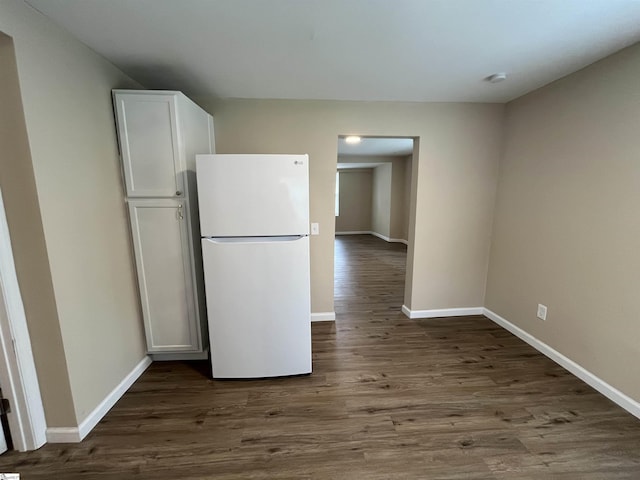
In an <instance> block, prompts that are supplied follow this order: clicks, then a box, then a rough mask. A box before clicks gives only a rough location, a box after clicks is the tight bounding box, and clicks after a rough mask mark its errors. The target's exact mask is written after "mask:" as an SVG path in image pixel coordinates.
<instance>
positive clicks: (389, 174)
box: [338, 155, 411, 240]
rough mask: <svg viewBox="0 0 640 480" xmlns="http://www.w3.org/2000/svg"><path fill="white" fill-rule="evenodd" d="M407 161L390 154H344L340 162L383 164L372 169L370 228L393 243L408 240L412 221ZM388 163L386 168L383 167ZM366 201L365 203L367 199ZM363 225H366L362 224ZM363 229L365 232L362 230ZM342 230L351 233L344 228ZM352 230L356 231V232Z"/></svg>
mask: <svg viewBox="0 0 640 480" xmlns="http://www.w3.org/2000/svg"><path fill="white" fill-rule="evenodd" d="M407 158H409V157H397V156H389V155H378V156H366V155H341V156H339V157H338V162H339V163H363V164H379V166H378V167H372V170H371V171H372V172H373V176H372V182H373V183H372V189H371V192H370V193H371V199H370V200H369V201H370V203H371V204H372V205H371V219H370V220H369V228H368V229H366V230H367V231H372V232H375V233H377V234H380V235H383V236H384V237H386V238H391V239H393V240H398V239H402V240H407V234H408V222H409V196H410V193H411V188H410V187H411V184H410V181H411V179H410V175H411V172H410V171H409V178H408V179H409V184H405V180H407V178H406V168H407V167H406V165H407ZM380 164H384V165H380ZM363 201H364V200H363ZM361 223H364V221H362V222H361ZM361 230H362V229H361ZM338 231H347V230H346V229H341V230H338ZM352 231H355V229H353V230H352Z"/></svg>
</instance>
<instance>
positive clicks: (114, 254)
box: [0, 0, 145, 426]
mask: <svg viewBox="0 0 640 480" xmlns="http://www.w3.org/2000/svg"><path fill="white" fill-rule="evenodd" d="M0 31H2V32H4V33H6V34H7V35H10V36H11V37H13V41H14V45H15V53H16V61H17V67H18V74H19V79H20V88H21V91H22V104H23V108H24V119H25V123H26V128H27V134H28V142H29V148H30V151H31V159H32V166H31V167H29V166H28V165H21V166H20V167H19V168H20V169H21V170H22V174H23V179H24V181H25V182H26V183H25V187H26V188H27V189H28V190H29V191H28V192H25V193H24V195H25V196H27V197H29V198H28V199H27V201H28V202H31V204H30V205H29V210H30V213H29V215H30V216H31V218H30V220H29V221H30V223H31V226H32V227H33V229H34V232H35V233H36V236H37V235H38V234H39V232H41V231H42V232H44V243H45V245H42V244H41V243H42V237H40V239H39V240H38V239H37V238H36V239H34V240H33V242H34V244H36V247H37V250H36V253H37V255H38V258H37V259H36V258H34V259H33V262H34V263H37V265H36V266H35V267H33V268H34V271H33V272H26V270H27V269H29V268H31V266H30V265H27V266H25V265H24V264H23V266H22V267H20V266H19V267H18V268H19V271H18V275H19V280H20V284H21V287H22V290H23V297H24V299H25V304H26V305H25V308H26V310H27V313H28V314H29V312H31V314H29V318H28V322H29V328H30V332H31V335H32V336H33V337H34V339H35V340H36V342H35V344H34V349H36V350H37V351H36V352H35V354H34V355H35V356H36V359H37V367H39V370H38V375H39V378H40V381H41V384H42V386H43V387H44V388H43V395H44V400H45V402H46V405H45V408H46V414H47V423H48V424H49V425H50V426H73V425H77V424H78V423H79V422H80V421H82V420H83V419H84V418H85V417H86V416H87V414H88V413H90V412H91V411H92V410H93V409H94V408H95V407H96V406H97V405H98V404H99V403H100V402H101V401H102V400H103V399H104V398H105V396H106V395H107V394H108V393H109V392H110V391H111V390H112V389H113V388H114V387H115V386H116V385H118V383H120V381H121V380H122V379H123V378H124V376H125V375H127V374H128V373H129V372H130V371H131V370H132V368H133V367H134V366H135V365H136V364H137V363H138V362H140V360H141V359H142V358H143V357H144V355H145V350H144V343H143V333H142V322H141V317H140V312H139V301H138V300H137V296H136V287H135V283H134V275H135V274H134V270H133V261H132V256H131V249H130V245H129V240H128V227H127V220H126V212H125V206H124V203H123V196H122V187H121V181H120V170H119V165H118V153H117V150H116V138H115V130H114V122H113V113H112V108H111V100H110V94H111V93H110V92H111V89H112V88H116V87H135V86H137V85H136V84H135V83H134V82H132V81H131V80H130V79H129V78H128V77H126V76H125V75H123V74H122V73H121V72H120V71H119V70H117V69H116V68H115V67H113V66H112V65H111V64H109V63H107V62H106V61H105V60H104V59H103V58H102V57H100V56H98V55H97V54H95V53H94V52H92V51H91V50H89V49H88V48H87V47H85V46H84V45H83V44H81V43H80V42H78V41H77V40H75V39H73V38H72V37H70V36H69V35H68V34H67V33H66V32H64V31H63V30H61V29H59V28H57V27H56V26H54V25H53V24H52V23H51V22H50V21H48V20H47V19H46V18H45V17H43V16H42V15H40V14H38V13H37V12H36V11H34V10H33V9H31V8H29V7H27V6H26V5H25V4H24V3H23V2H20V1H17V0H5V1H3V2H2V3H0ZM24 150H25V149H24V146H23V147H22V155H21V158H20V162H26V161H27V158H28V157H27V156H26V152H24ZM16 168H18V167H16ZM30 169H32V171H33V176H34V179H35V188H36V189H37V198H38V205H37V206H36V205H35V204H34V203H33V202H34V198H33V195H34V192H33V186H32V185H31V184H30V183H29V182H30V181H32V180H29V174H30V172H29V170H30ZM38 208H39V210H40V217H41V219H42V225H39V224H38V221H37V213H38V212H37V210H38ZM8 213H9V212H8ZM12 223H13V226H14V229H16V227H15V225H16V221H15V217H14V220H13V222H12ZM10 226H11V224H10ZM11 234H12V236H13V235H14V234H15V235H18V234H19V233H18V231H12V232H11ZM13 238H15V237H13ZM38 242H40V244H38ZM16 251H18V252H19V251H20V248H19V247H18V248H16ZM46 255H48V261H49V265H48V267H47V266H45V265H43V264H42V262H44V261H45V258H46ZM47 268H48V269H49V271H50V278H51V282H52V286H53V293H54V295H55V301H54V299H52V298H51V296H50V295H49V294H48V290H47V288H45V290H44V294H45V295H44V296H43V297H40V295H39V294H34V293H33V292H32V291H30V290H31V289H35V288H37V286H38V285H40V284H45V287H47V286H46V283H47V278H43V279H41V280H40V283H39V284H31V283H28V282H27V279H28V278H29V276H28V275H29V274H31V275H33V274H34V272H35V271H44V272H45V273H46V271H47ZM45 277H46V276H45ZM54 304H55V307H54ZM53 308H55V309H56V310H57V317H58V318H57V320H56V318H55V315H54V314H53V312H52V309H53ZM34 312H39V313H34ZM39 315H40V316H39ZM45 315H46V317H47V318H46V320H43V318H42V316H45ZM57 321H59V325H56V323H57ZM58 330H59V331H60V333H57V332H58ZM50 333H51V334H52V337H51V341H52V342H53V343H54V344H55V342H57V341H58V340H57V338H59V337H58V336H59V335H60V334H61V336H62V344H63V347H64V360H65V363H66V371H65V368H63V367H62V363H61V362H62V359H61V357H60V355H61V352H60V351H59V348H58V347H59V345H54V346H52V347H50V348H49V347H43V346H42V342H40V341H38V340H37V339H38V338H43V337H44V336H45V335H48V334H50ZM54 349H55V352H53V351H52V350H54ZM45 357H46V358H45ZM49 361H51V362H52V363H51V364H50V365H47V366H46V367H43V362H49ZM43 369H44V370H43ZM67 373H68V375H67ZM45 376H46V377H47V378H46V379H44V377H45ZM56 384H58V385H60V388H61V389H62V392H64V390H65V385H66V384H70V388H71V397H72V404H73V417H72V415H70V411H69V408H70V404H69V399H68V395H67V396H65V395H64V394H63V393H61V394H59V395H51V392H50V391H49V390H50V387H48V385H56Z"/></svg>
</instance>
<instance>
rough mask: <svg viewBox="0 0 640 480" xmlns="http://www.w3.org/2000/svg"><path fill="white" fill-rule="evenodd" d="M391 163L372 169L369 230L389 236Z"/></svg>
mask: <svg viewBox="0 0 640 480" xmlns="http://www.w3.org/2000/svg"><path fill="white" fill-rule="evenodd" d="M391 170H392V165H391V163H385V164H384V165H379V166H377V167H376V168H374V169H373V187H372V193H371V195H372V197H371V198H372V199H371V230H372V231H373V232H375V233H377V234H379V235H382V236H383V237H387V238H388V237H389V235H390V231H389V229H390V227H391Z"/></svg>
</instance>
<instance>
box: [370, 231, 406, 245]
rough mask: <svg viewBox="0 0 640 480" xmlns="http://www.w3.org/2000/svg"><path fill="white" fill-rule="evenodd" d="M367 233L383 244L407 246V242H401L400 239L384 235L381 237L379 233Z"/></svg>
mask: <svg viewBox="0 0 640 480" xmlns="http://www.w3.org/2000/svg"><path fill="white" fill-rule="evenodd" d="M369 233H370V234H371V235H373V236H374V237H378V238H381V239H382V240H384V241H385V242H389V243H404V244H405V245H408V244H409V242H407V241H406V240H403V239H402V238H391V237H387V236H386V235H382V234H381V233H378V232H369Z"/></svg>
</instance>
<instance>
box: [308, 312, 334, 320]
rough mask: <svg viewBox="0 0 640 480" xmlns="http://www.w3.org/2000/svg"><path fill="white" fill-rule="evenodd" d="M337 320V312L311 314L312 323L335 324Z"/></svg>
mask: <svg viewBox="0 0 640 480" xmlns="http://www.w3.org/2000/svg"><path fill="white" fill-rule="evenodd" d="M335 319H336V312H318V313H312V314H311V321H312V322H333V321H335Z"/></svg>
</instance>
